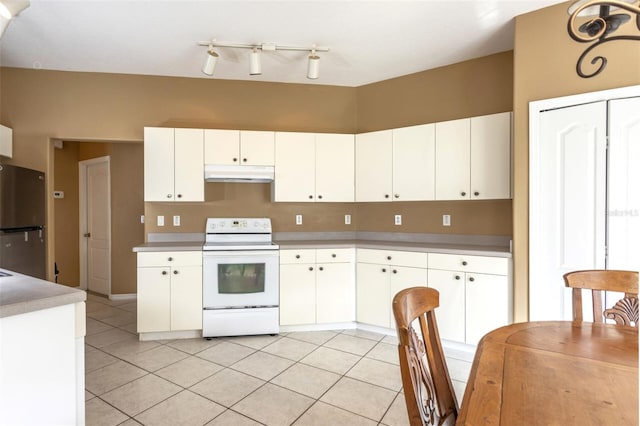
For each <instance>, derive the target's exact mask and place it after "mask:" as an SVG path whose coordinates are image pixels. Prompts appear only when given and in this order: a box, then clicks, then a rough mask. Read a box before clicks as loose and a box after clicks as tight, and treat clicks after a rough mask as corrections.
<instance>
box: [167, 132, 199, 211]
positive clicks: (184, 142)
mask: <svg viewBox="0 0 640 426" xmlns="http://www.w3.org/2000/svg"><path fill="white" fill-rule="evenodd" d="M203 144H204V130H203V129H175V191H174V192H175V198H174V201H204V145H203Z"/></svg>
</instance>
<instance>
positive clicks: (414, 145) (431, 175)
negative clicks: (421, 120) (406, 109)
mask: <svg viewBox="0 0 640 426" xmlns="http://www.w3.org/2000/svg"><path fill="white" fill-rule="evenodd" d="M435 152H436V141H435V124H423V125H419V126H411V127H402V128H400V129H393V200H394V201H422V200H433V199H435Z"/></svg>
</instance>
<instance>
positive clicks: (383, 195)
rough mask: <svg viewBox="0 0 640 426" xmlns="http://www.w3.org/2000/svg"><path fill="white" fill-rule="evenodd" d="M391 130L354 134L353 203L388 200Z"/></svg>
mask: <svg viewBox="0 0 640 426" xmlns="http://www.w3.org/2000/svg"><path fill="white" fill-rule="evenodd" d="M392 148H393V131H392V130H381V131H378V132H369V133H360V134H358V135H356V149H355V151H356V153H355V160H356V168H355V175H356V176H355V178H356V201H391V200H392V192H393V186H392V179H393V154H392Z"/></svg>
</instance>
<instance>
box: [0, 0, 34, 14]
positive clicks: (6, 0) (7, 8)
mask: <svg viewBox="0 0 640 426" xmlns="http://www.w3.org/2000/svg"><path fill="white" fill-rule="evenodd" d="M30 4H31V2H30V1H29V0H2V1H0V16H2V17H3V18H6V19H11V18H13V17H14V16H16V15H17V14H18V13H20V12H22V11H23V10H25V9H26V8H27V7H29V5H30Z"/></svg>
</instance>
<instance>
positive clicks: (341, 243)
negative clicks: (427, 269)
mask: <svg viewBox="0 0 640 426" xmlns="http://www.w3.org/2000/svg"><path fill="white" fill-rule="evenodd" d="M273 238H274V242H275V243H276V244H279V245H280V248H281V249H285V250H286V249H313V248H330V247H331V248H368V249H379V250H403V251H418V252H429V253H448V254H467V255H477V256H494V257H496V256H497V257H508V258H510V257H511V250H510V238H509V237H494V236H473V235H472V236H467V235H437V234H402V233H377V232H358V233H356V232H346V233H343V232H333V233H332V232H329V233H317V232H306V233H305V232H295V233H294V232H284V233H274V235H273ZM203 240H204V235H203V234H179V233H175V234H149V242H147V243H145V244H141V245H139V246H136V247H134V248H133V251H134V252H153V251H199V250H202V245H203V243H204V241H203Z"/></svg>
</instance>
